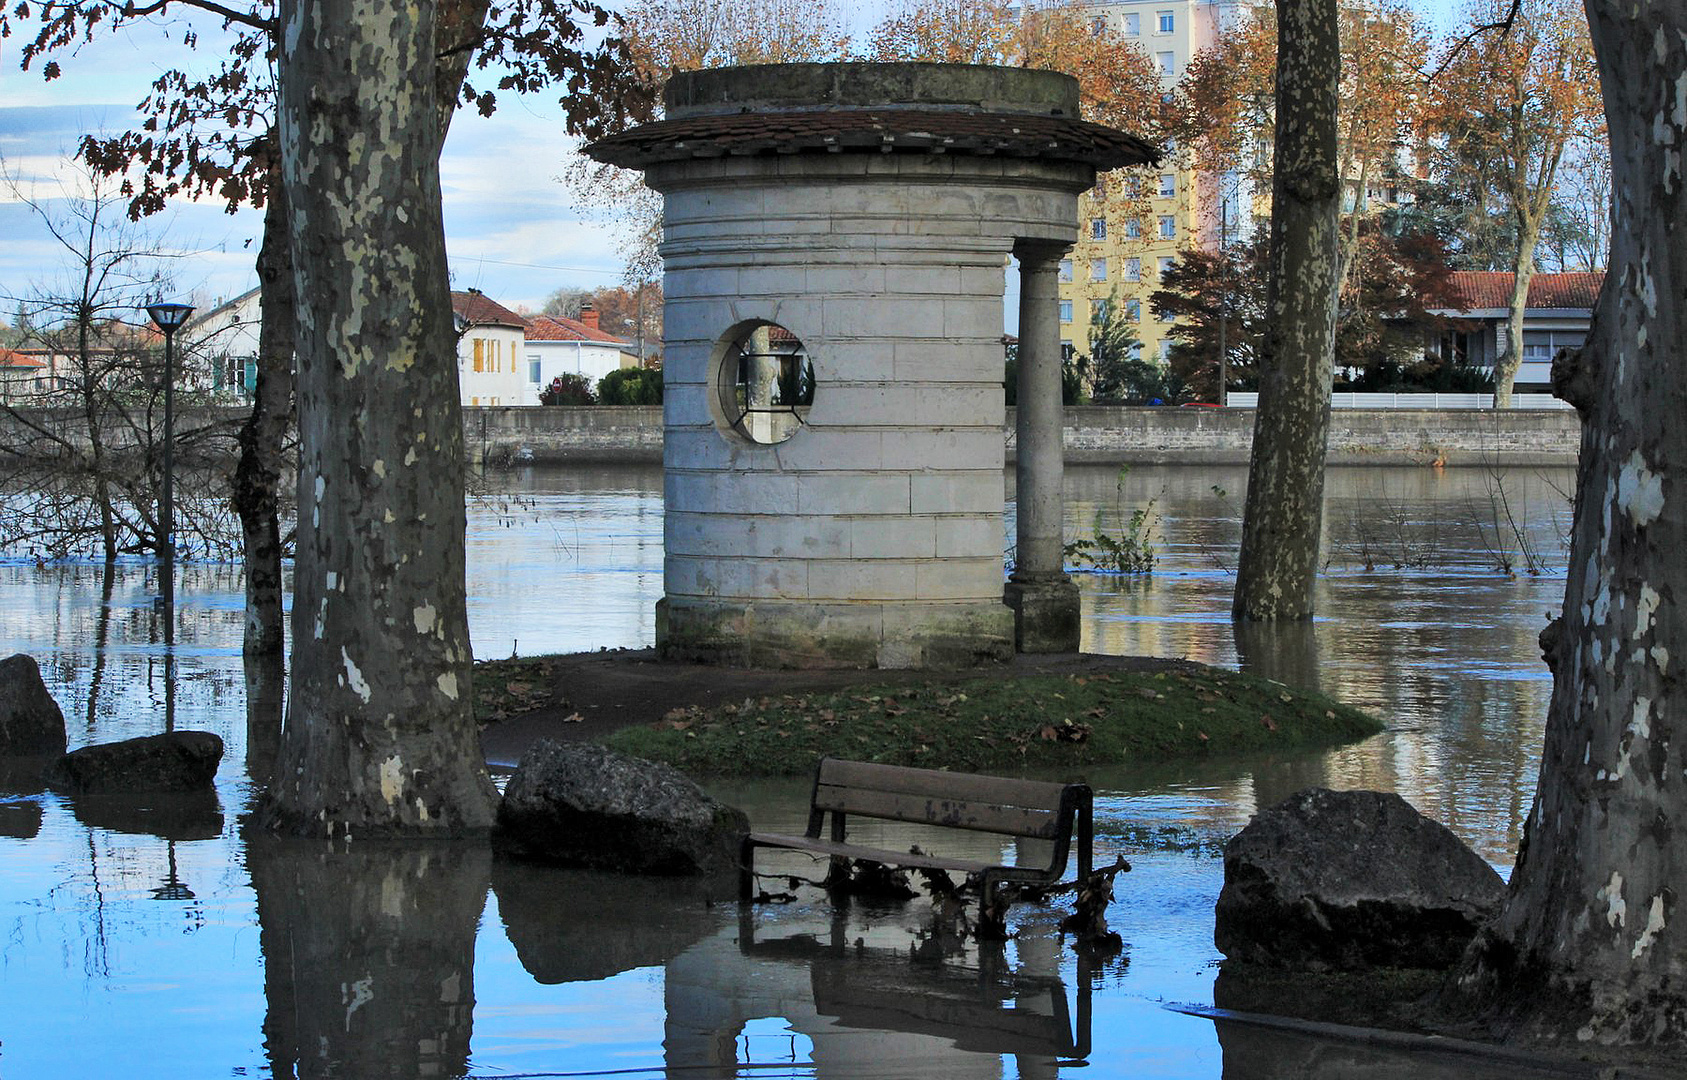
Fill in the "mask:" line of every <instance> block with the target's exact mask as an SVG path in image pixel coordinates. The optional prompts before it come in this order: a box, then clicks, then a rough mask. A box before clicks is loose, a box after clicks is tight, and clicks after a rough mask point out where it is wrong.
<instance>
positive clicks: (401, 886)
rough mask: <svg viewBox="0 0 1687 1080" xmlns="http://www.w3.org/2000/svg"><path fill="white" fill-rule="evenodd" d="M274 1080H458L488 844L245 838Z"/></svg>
mask: <svg viewBox="0 0 1687 1080" xmlns="http://www.w3.org/2000/svg"><path fill="white" fill-rule="evenodd" d="M247 858H248V864H249V867H250V869H251V873H252V885H253V888H254V890H255V891H256V893H257V901H258V926H259V941H260V944H261V947H262V950H263V955H264V996H265V998H266V1001H267V1004H268V1009H267V1013H266V1015H265V1018H264V1044H265V1047H266V1048H267V1051H268V1055H269V1062H270V1070H271V1073H272V1075H274V1076H276V1077H298V1078H301V1080H302V1078H305V1077H318V1076H322V1077H326V1076H356V1077H393V1078H404V1080H413V1078H414V1077H419V1076H460V1075H462V1074H463V1073H465V1072H466V1071H467V1070H468V1054H469V1037H470V1034H471V1032H472V1029H473V1012H474V944H475V930H476V928H477V926H478V925H479V922H480V915H481V909H482V907H483V906H484V905H485V902H486V891H487V884H488V880H489V875H490V872H491V855H490V852H489V850H488V849H487V848H486V847H485V846H475V845H471V844H451V843H438V842H434V843H428V844H408V845H405V844H395V843H390V842H388V843H383V842H377V841H358V842H357V844H356V846H355V848H354V849H353V850H349V851H348V850H335V849H333V848H331V847H330V846H329V845H327V844H325V843H320V842H315V841H296V840H281V839H277V838H275V837H272V836H269V835H267V834H265V833H262V832H261V831H258V830H251V831H249V832H248V835H247Z"/></svg>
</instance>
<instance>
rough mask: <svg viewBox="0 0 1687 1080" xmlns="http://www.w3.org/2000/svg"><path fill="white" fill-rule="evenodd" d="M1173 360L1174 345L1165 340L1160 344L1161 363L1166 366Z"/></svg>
mask: <svg viewBox="0 0 1687 1080" xmlns="http://www.w3.org/2000/svg"><path fill="white" fill-rule="evenodd" d="M1171 358H1172V343H1171V341H1170V340H1169V339H1168V340H1165V341H1162V342H1160V363H1162V364H1164V363H1166V362H1167V361H1168V360H1170V359H1171Z"/></svg>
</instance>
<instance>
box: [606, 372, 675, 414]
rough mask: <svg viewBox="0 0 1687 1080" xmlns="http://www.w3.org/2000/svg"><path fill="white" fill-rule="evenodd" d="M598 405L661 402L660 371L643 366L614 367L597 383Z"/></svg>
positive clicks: (655, 403) (653, 403) (658, 403)
mask: <svg viewBox="0 0 1687 1080" xmlns="http://www.w3.org/2000/svg"><path fill="white" fill-rule="evenodd" d="M597 403H598V404H599V405H660V404H662V372H661V371H660V370H655V371H651V370H647V369H645V368H616V369H615V370H614V371H611V372H610V373H609V374H607V375H605V376H604V377H603V378H601V379H599V380H598V383H597Z"/></svg>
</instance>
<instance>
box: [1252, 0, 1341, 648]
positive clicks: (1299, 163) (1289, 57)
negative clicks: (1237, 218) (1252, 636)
mask: <svg viewBox="0 0 1687 1080" xmlns="http://www.w3.org/2000/svg"><path fill="white" fill-rule="evenodd" d="M1277 25H1278V27H1279V28H1280V30H1279V33H1278V37H1277V98H1276V104H1277V128H1276V139H1277V142H1276V147H1275V150H1274V154H1275V162H1274V179H1273V181H1272V193H1271V198H1272V203H1271V248H1270V259H1271V268H1270V277H1269V279H1268V281H1267V284H1266V311H1267V312H1268V313H1269V314H1268V317H1267V322H1268V329H1267V331H1266V334H1265V340H1264V341H1263V342H1262V344H1261V349H1260V364H1259V368H1260V379H1259V409H1258V412H1257V413H1256V414H1255V419H1254V443H1253V455H1252V458H1251V460H1250V461H1249V464H1248V496H1247V502H1246V504H1245V506H1244V509H1243V517H1242V550H1241V554H1240V556H1239V557H1238V560H1237V566H1236V593H1235V598H1234V604H1233V607H1232V617H1233V618H1235V619H1237V620H1257V621H1286V620H1299V619H1310V618H1311V617H1312V608H1313V601H1312V590H1313V584H1314V582H1315V581H1316V579H1317V573H1318V540H1319V533H1320V531H1321V529H1322V526H1323V503H1324V448H1325V444H1326V442H1327V441H1328V438H1329V429H1330V379H1331V375H1332V371H1333V368H1334V362H1335V325H1336V283H1337V280H1338V277H1339V274H1340V266H1339V261H1340V260H1339V246H1340V227H1339V214H1340V210H1341V184H1340V182H1339V177H1338V176H1337V175H1336V103H1337V93H1336V87H1337V82H1338V80H1339V78H1340V75H1341V41H1340V35H1339V29H1338V23H1337V17H1336V3H1335V0H1277Z"/></svg>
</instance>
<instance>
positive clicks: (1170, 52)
mask: <svg viewBox="0 0 1687 1080" xmlns="http://www.w3.org/2000/svg"><path fill="white" fill-rule="evenodd" d="M1089 6H1090V8H1091V9H1092V10H1093V12H1094V20H1095V22H1096V24H1097V25H1098V26H1106V27H1108V28H1110V29H1111V30H1112V31H1113V32H1115V33H1117V34H1119V35H1121V36H1122V37H1124V39H1125V40H1127V41H1131V42H1135V43H1137V44H1139V45H1140V46H1141V47H1142V49H1143V50H1144V51H1145V52H1146V53H1147V54H1148V56H1149V57H1150V58H1151V59H1152V60H1153V62H1154V65H1155V67H1156V68H1157V69H1158V70H1159V73H1160V79H1161V84H1162V86H1163V87H1164V89H1165V91H1166V92H1167V93H1170V92H1171V90H1172V87H1173V86H1175V85H1176V84H1177V82H1178V80H1180V79H1181V78H1183V75H1184V72H1185V70H1186V69H1187V68H1188V66H1189V62H1190V60H1192V59H1193V58H1194V56H1195V54H1196V53H1198V52H1199V51H1201V50H1202V49H1204V48H1206V47H1208V46H1210V45H1211V44H1213V43H1214V42H1215V41H1216V40H1217V38H1218V35H1219V33H1220V31H1221V30H1222V29H1223V28H1226V27H1228V26H1231V25H1233V22H1234V20H1235V19H1237V18H1238V17H1239V15H1240V12H1241V11H1242V8H1243V5H1242V3H1241V2H1240V0H1105V2H1094V3H1091V4H1090V5H1089ZM1253 203H1254V200H1253V198H1252V194H1251V192H1250V191H1248V190H1246V188H1245V184H1244V183H1243V181H1242V180H1241V179H1240V177H1239V176H1238V175H1237V174H1234V173H1231V174H1225V175H1221V176H1215V175H1212V174H1207V173H1201V172H1197V171H1196V170H1195V169H1193V168H1191V167H1189V166H1187V165H1186V164H1185V163H1184V162H1183V161H1182V160H1180V155H1178V154H1177V153H1175V151H1174V152H1171V153H1168V155H1167V157H1166V158H1165V159H1164V160H1163V161H1162V163H1161V165H1160V166H1159V167H1158V168H1147V167H1145V168H1140V169H1135V170H1132V171H1131V172H1130V174H1128V175H1127V177H1126V178H1125V180H1124V183H1123V184H1122V185H1119V184H1113V185H1111V186H1110V189H1109V190H1108V191H1107V192H1106V193H1105V194H1102V189H1101V188H1098V189H1097V191H1096V192H1092V193H1091V194H1090V195H1088V196H1086V197H1084V198H1083V199H1082V200H1080V203H1079V219H1080V220H1079V229H1078V243H1077V244H1076V245H1075V246H1074V247H1073V249H1072V251H1071V253H1070V255H1069V256H1068V257H1067V258H1065V259H1064V260H1062V262H1061V266H1060V338H1061V344H1062V346H1063V348H1064V351H1065V352H1066V354H1067V355H1068V356H1071V355H1073V354H1074V353H1076V354H1082V355H1088V354H1089V352H1090V331H1091V328H1092V327H1093V326H1095V325H1097V324H1099V323H1100V321H1101V320H1102V318H1103V317H1104V315H1105V314H1106V311H1107V308H1108V307H1109V306H1110V305H1118V311H1117V315H1118V317H1120V318H1122V319H1123V320H1124V321H1125V324H1126V326H1127V327H1128V328H1129V330H1130V331H1131V333H1132V335H1133V336H1134V337H1135V338H1136V339H1137V341H1138V342H1140V343H1141V345H1140V348H1141V355H1142V356H1145V357H1149V358H1153V359H1157V360H1160V361H1162V362H1163V361H1164V360H1165V358H1166V356H1167V354H1168V352H1169V350H1170V348H1171V339H1170V336H1169V332H1170V330H1171V327H1172V324H1171V323H1170V322H1165V321H1161V320H1159V319H1156V318H1155V316H1154V312H1153V305H1152V304H1151V303H1150V298H1151V297H1152V296H1153V294H1154V291H1155V290H1156V289H1157V288H1159V287H1160V279H1161V277H1162V275H1163V274H1164V273H1165V271H1166V270H1167V268H1169V267H1170V266H1171V264H1172V263H1173V262H1174V261H1175V259H1176V258H1177V253H1178V252H1179V251H1180V250H1181V249H1183V248H1185V247H1188V246H1190V245H1191V244H1192V243H1193V244H1200V245H1202V246H1210V245H1216V244H1217V243H1218V242H1219V237H1220V233H1221V230H1222V232H1223V233H1224V235H1226V236H1227V237H1228V238H1230V239H1235V238H1237V237H1241V236H1246V235H1247V234H1248V232H1249V231H1250V230H1251V229H1252V227H1253V218H1254V214H1255V207H1254V205H1253Z"/></svg>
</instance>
